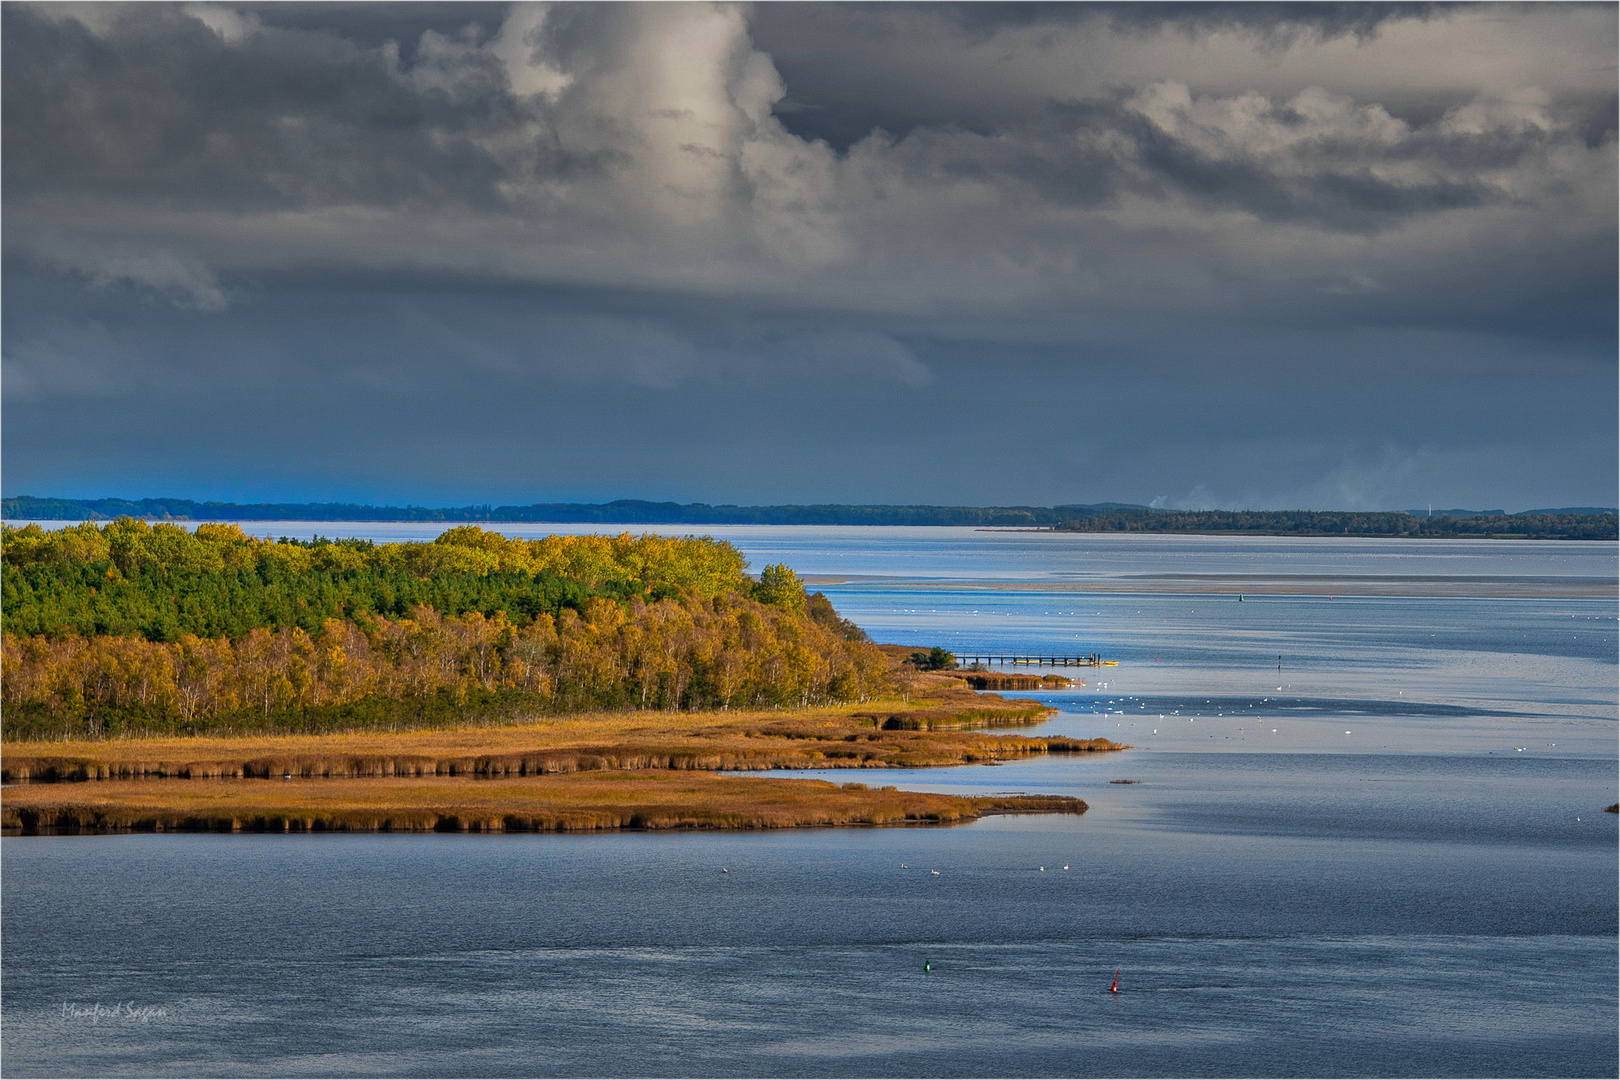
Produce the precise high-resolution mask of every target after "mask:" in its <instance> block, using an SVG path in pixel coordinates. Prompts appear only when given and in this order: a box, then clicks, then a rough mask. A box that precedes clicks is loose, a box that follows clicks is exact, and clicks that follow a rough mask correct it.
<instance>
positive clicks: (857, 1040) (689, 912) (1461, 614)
mask: <svg viewBox="0 0 1620 1080" xmlns="http://www.w3.org/2000/svg"><path fill="white" fill-rule="evenodd" d="M254 527H255V528H256V529H259V530H260V531H264V526H263V525H262V523H261V524H260V525H256V526H254ZM300 527H302V528H309V527H308V526H307V525H305V526H300ZM362 529H363V530H365V531H368V532H370V533H372V534H373V535H377V536H379V538H381V537H383V536H389V535H412V536H431V535H434V533H435V532H436V531H437V530H436V529H435V528H434V527H432V526H404V527H393V526H387V527H382V526H371V525H367V526H363V527H362ZM389 530H393V531H392V532H390V531H389ZM269 531H270V532H271V533H272V534H274V535H281V534H287V535H293V534H294V531H293V529H292V528H290V527H289V528H281V527H279V526H271V527H270V529H269ZM310 531H321V532H324V533H326V534H328V535H333V534H336V533H337V532H338V531H339V530H337V529H334V528H331V527H324V526H323V527H318V528H316V529H311V530H310ZM348 531H354V530H353V529H349V530H348ZM514 531H515V530H514ZM533 531H535V532H544V531H550V530H549V529H546V528H535V529H534V530H533ZM568 531H576V532H579V531H590V530H589V529H588V528H571V529H569V530H568ZM703 531H705V532H714V533H716V534H720V535H728V534H729V538H734V539H737V540H738V542H739V543H740V544H741V545H742V546H744V548H745V549H746V550H747V551H748V552H749V554H750V557H751V558H753V560H754V562H755V564H756V565H759V564H761V563H763V562H775V561H779V560H785V561H787V562H789V563H790V564H791V565H794V566H796V567H798V568H800V569H801V570H806V571H808V572H828V573H836V572H839V567H841V566H842V567H843V568H844V570H845V571H847V572H849V573H862V574H872V575H877V576H882V577H890V578H894V577H909V578H910V579H912V580H913V581H914V582H916V581H918V580H920V579H926V578H928V577H934V578H936V579H940V580H957V581H961V580H967V579H971V580H976V581H997V580H999V581H1002V582H1005V583H1008V584H1009V585H1011V584H1023V585H1029V584H1032V583H1033V584H1036V585H1038V584H1039V583H1041V582H1053V581H1060V580H1063V575H1066V574H1072V573H1083V574H1088V575H1096V576H1098V577H1099V578H1100V577H1122V576H1124V575H1128V574H1132V573H1165V572H1172V571H1174V572H1227V573H1235V572H1248V571H1245V569H1244V568H1254V567H1258V568H1260V569H1259V570H1254V571H1253V572H1261V571H1262V570H1264V571H1266V572H1280V571H1278V567H1279V566H1283V567H1286V568H1287V571H1288V572H1300V573H1307V572H1334V573H1345V572H1352V571H1353V572H1358V573H1371V572H1377V573H1386V574H1393V573H1434V574H1448V575H1460V574H1477V575H1487V576H1488V575H1498V576H1506V575H1518V576H1520V577H1524V578H1533V577H1543V578H1545V577H1551V576H1558V575H1563V576H1587V577H1603V576H1605V575H1606V576H1608V577H1610V578H1612V577H1613V574H1614V565H1615V564H1614V552H1615V545H1612V544H1609V545H1602V544H1588V545H1581V544H1524V543H1512V542H1488V541H1487V542H1480V541H1465V542H1455V543H1453V542H1444V541H1429V542H1422V543H1405V542H1398V541H1309V540H1307V541H1258V540H1254V539H1247V538H1245V539H1240V540H1230V541H1229V540H1224V539H1210V538H1193V537H1083V536H1079V537H1065V536H1054V535H1053V534H989V533H974V532H971V531H969V530H906V529H896V530H887V529H885V530H879V529H843V530H825V529H823V530H768V529H745V528H741V527H737V528H733V529H729V530H728V529H720V528H715V529H705V530H703ZM1322 567H1326V568H1328V569H1327V570H1322V569H1320V568H1322ZM1212 568H1213V569H1212ZM1414 568H1415V569H1414ZM1414 591H1420V590H1414ZM827 592H828V594H829V595H830V596H832V597H833V600H834V602H835V604H837V605H838V607H839V609H840V610H841V611H842V612H844V613H845V614H846V615H849V616H851V617H853V618H854V619H855V620H856V621H857V622H859V623H860V624H861V625H862V626H864V627H866V628H868V629H869V630H870V631H871V632H872V633H873V634H874V636H876V637H878V638H879V639H880V640H889V641H899V642H902V643H907V644H917V645H933V644H942V645H945V646H946V647H953V646H956V647H976V648H993V649H1008V650H1020V651H1054V652H1092V651H1095V652H1100V653H1102V654H1103V655H1105V656H1108V657H1110V658H1112V659H1117V660H1119V661H1120V666H1119V667H1117V668H1105V669H1087V670H1084V671H1083V672H1080V674H1082V675H1083V676H1084V677H1085V678H1087V679H1088V680H1089V684H1088V685H1085V686H1081V687H1075V688H1072V689H1068V690H1059V691H1041V692H1038V693H1033V694H1030V695H1027V696H1033V697H1037V698H1040V699H1042V700H1044V701H1047V702H1048V703H1050V704H1052V705H1054V706H1056V707H1058V708H1059V709H1060V710H1061V711H1060V713H1059V714H1058V715H1057V716H1055V717H1053V718H1052V719H1050V720H1048V721H1046V722H1044V723H1042V724H1041V725H1039V726H1037V727H1036V728H1035V729H1033V730H1035V731H1037V732H1041V733H1053V734H1071V735H1076V736H1081V737H1091V736H1094V735H1105V736H1107V737H1109V738H1114V739H1117V740H1119V741H1122V742H1127V743H1130V744H1132V746H1133V747H1134V749H1132V750H1129V751H1126V752H1123V753H1119V754H1094V755H1074V756H1064V757H1049V758H1035V759H1028V760H1022V761H1015V762H1009V763H1006V764H1003V765H999V766H994V767H990V766H966V767H962V768H957V769H944V770H916V771H900V770H867V771H863V773H862V774H861V776H860V777H859V778H860V779H861V780H863V781H866V782H869V783H874V784H882V783H893V784H898V785H900V786H905V787H916V788H926V789H930V790H940V791H960V792H1000V791H1038V792H1051V793H1056V794H1071V795H1077V796H1079V797H1081V798H1084V799H1085V800H1086V801H1087V802H1088V803H1089V804H1090V805H1091V808H1092V809H1091V810H1090V812H1089V813H1087V814H1086V815H1084V816H1083V817H1078V818H1076V817H1001V818H990V819H986V820H984V821H981V822H978V823H975V824H973V825H970V826H966V827H959V828H950V829H924V828H913V829H873V830H861V829H849V830H829V831H804V832H791V833H779V834H772V833H758V834H736V835H724V834H687V835H680V834H656V835H652V834H649V835H636V834H624V835H604V836H596V837H570V836H551V837H547V836H510V837H460V836H457V837H441V836H422V837H416V836H304V837H213V836H204V837H197V836H142V837H105V838H102V837H81V838H72V837H66V838H39V839H33V838H29V839H12V840H8V841H6V842H5V845H4V851H3V859H4V871H5V873H4V875H3V878H0V885H3V888H4V897H3V899H4V906H3V909H0V917H3V933H4V944H5V949H4V953H3V957H0V961H3V964H4V969H3V970H4V981H5V996H4V998H3V1001H0V1007H3V1010H4V1012H3V1019H4V1025H3V1027H0V1039H3V1040H4V1051H5V1065H6V1070H7V1072H8V1074H10V1075H16V1076H33V1075H81V1076H83V1075H197V1074H207V1075H310V1074H321V1075H445V1076H452V1075H454V1076H472V1075H482V1076H540V1075H547V1076H624V1075H645V1076H666V1075H669V1076H692V1075H697V1076H744V1075H746V1076H776V1075H781V1076H852V1075H871V1076H989V1075H1001V1076H1188V1075H1197V1076H1271V1075H1292V1076H1343V1075H1422V1076H1613V1075H1615V1074H1616V1073H1617V1071H1620V1050H1617V1039H1616V1032H1615V1023H1614V1021H1615V1016H1616V1011H1617V1008H1620V1002H1617V997H1616V981H1617V977H1620V972H1617V969H1616V923H1617V919H1620V912H1617V905H1616V896H1615V887H1614V884H1615V880H1616V874H1617V871H1620V866H1617V858H1616V854H1617V845H1616V821H1615V815H1612V814H1605V813H1602V812H1601V808H1602V807H1603V806H1606V805H1608V804H1609V803H1612V802H1614V801H1615V798H1616V794H1615V786H1616V785H1615V766H1616V732H1617V724H1616V692H1615V675H1616V648H1615V641H1616V623H1615V614H1616V613H1615V608H1614V604H1613V603H1612V602H1606V601H1594V600H1581V599H1562V598H1557V597H1551V596H1545V595H1543V596H1537V595H1533V590H1530V593H1531V594H1530V595H1525V596H1520V597H1512V598H1502V597H1491V596H1480V597H1460V598H1458V597H1451V598H1444V599H1439V598H1425V597H1417V596H1413V597H1378V598H1367V599H1346V598H1343V597H1337V596H1335V597H1334V598H1333V599H1332V600H1329V599H1327V598H1326V597H1325V596H1271V597H1263V598H1258V599H1246V600H1245V602H1243V603H1242V604H1241V605H1239V603H1238V602H1237V601H1236V599H1235V597H1232V596H1219V597H1218V596H1207V595H1204V596H1199V595H1173V594H1158V595H1140V596H1133V595H1120V594H1105V595H1076V594H1074V593H1059V592H1052V591H1043V590H1042V589H1041V588H1011V587H1008V588H986V589H976V590H973V591H971V592H970V591H966V590H963V589H960V588H939V589H930V588H929V587H927V586H926V584H923V585H918V584H913V585H910V586H907V587H904V588H898V587H895V586H894V584H893V583H892V582H890V583H886V582H882V581H863V580H852V581H850V582H849V583H848V584H844V585H836V586H828V587H827ZM1279 656H1280V657H1281V660H1280V661H1279ZM1279 663H1280V664H1281V670H1279V668H1278V665H1279ZM1068 674H1075V672H1074V671H1073V670H1072V669H1070V670H1069V672H1068ZM816 775H823V776H826V777H828V778H831V779H836V780H847V779H849V778H850V774H849V773H848V772H839V771H827V772H825V773H821V774H816ZM1117 780H1134V781H1137V783H1133V784H1128V785H1125V784H1115V783H1112V781H1117ZM722 866H724V867H726V868H727V869H728V870H729V873H726V874H723V875H722V874H721V873H720V872H719V868H720V867H722ZM934 871H938V873H937V874H936V873H934ZM925 963H928V964H931V965H932V970H924V964H925ZM1116 969H1120V970H1121V971H1122V976H1121V991H1122V992H1121V993H1120V994H1119V995H1118V996H1117V997H1116V996H1114V995H1111V994H1109V993H1107V992H1106V991H1107V985H1108V983H1109V981H1110V980H1111V979H1112V977H1113V973H1114V971H1115V970H1116ZM120 1003H130V1004H131V1006H132V1008H133V1009H134V1010H135V1012H133V1013H130V1014H124V1013H118V1014H116V1015H101V1014H98V1013H96V1012H95V1011H94V1010H91V1011H88V1012H87V1011H86V1009H85V1006H94V1005H96V1004H101V1005H103V1006H105V1007H107V1008H108V1009H111V1008H112V1007H115V1006H119V1005H120ZM67 1005H73V1006H74V1008H73V1009H67V1008H65V1007H64V1006H67ZM143 1009H144V1010H146V1011H145V1012H141V1011H140V1010H143ZM104 1011H105V1010H104ZM158 1011H161V1015H158ZM136 1015H139V1016H141V1017H143V1019H135V1018H134V1017H135V1016H136Z"/></svg>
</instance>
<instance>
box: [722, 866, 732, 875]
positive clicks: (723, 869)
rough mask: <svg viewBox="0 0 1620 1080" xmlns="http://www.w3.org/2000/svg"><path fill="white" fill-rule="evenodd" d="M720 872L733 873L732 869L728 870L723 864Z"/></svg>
mask: <svg viewBox="0 0 1620 1080" xmlns="http://www.w3.org/2000/svg"><path fill="white" fill-rule="evenodd" d="M720 872H721V873H722V874H729V873H731V871H730V870H727V869H726V868H725V867H723V866H722V867H721V868H720Z"/></svg>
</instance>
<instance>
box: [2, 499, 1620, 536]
mask: <svg viewBox="0 0 1620 1080" xmlns="http://www.w3.org/2000/svg"><path fill="white" fill-rule="evenodd" d="M0 516H3V517H4V518H5V519H6V520H8V521H12V520H17V521H23V520H32V521H107V520H111V519H114V518H118V517H136V518H143V519H147V520H156V521H176V522H179V521H321V522H328V521H329V522H342V523H361V522H365V523H371V524H382V523H398V524H410V523H434V524H444V525H454V524H497V523H498V524H509V525H516V524H546V525H581V524H588V525H602V526H606V527H619V526H638V525H677V526H678V525H690V526H704V525H889V526H914V527H915V526H924V527H926V526H956V527H980V528H984V527H990V528H996V527H1001V528H1018V529H1032V530H1041V531H1045V530H1056V531H1062V532H1152V533H1166V532H1168V533H1188V534H1198V535H1210V536H1227V535H1250V536H1365V537H1405V538H1459V537H1481V538H1485V537H1494V538H1513V539H1589V540H1613V539H1616V537H1617V535H1620V533H1617V529H1616V516H1615V513H1614V511H1612V510H1608V509H1607V508H1603V507H1589V506H1582V507H1561V508H1557V509H1547V510H1531V511H1525V512H1523V513H1517V514H1504V513H1502V512H1501V511H1496V510H1489V511H1469V510H1447V511H1441V512H1440V513H1439V514H1438V515H1435V516H1428V515H1427V514H1416V513H1413V512H1409V511H1408V512H1403V511H1320V510H1286V511H1273V510H1264V511H1262V510H1242V511H1224V510H1222V511H1186V510H1160V509H1155V508H1152V507H1147V506H1141V505H1137V504H1130V503H1094V504H1085V505H1081V504H1074V505H1060V506H930V505H857V504H842V503H827V504H815V505H779V506H734V505H729V504H726V505H717V506H716V505H710V504H708V503H686V504H682V503H673V502H649V501H644V500H637V499H621V500H617V501H614V502H608V503H534V504H531V505H528V506H492V505H489V504H477V505H471V506H460V507H438V508H430V507H420V506H406V507H400V506H370V505H365V504H359V503H224V502H197V501H195V500H191V499H167V498H161V499H136V500H128V499H61V498H40V497H35V496H31V495H18V496H12V497H9V498H5V499H0Z"/></svg>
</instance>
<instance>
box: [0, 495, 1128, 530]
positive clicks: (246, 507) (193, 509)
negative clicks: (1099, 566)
mask: <svg viewBox="0 0 1620 1080" xmlns="http://www.w3.org/2000/svg"><path fill="white" fill-rule="evenodd" d="M1121 505H1123V504H1119V503H1105V504H1101V505H1100V506H1099V507H1092V506H1079V505H1076V506H1058V507H1050V506H858V505H843V504H827V505H816V506H730V505H722V506H710V505H709V504H707V503H688V504H681V503H672V502H646V501H642V500H639V499H620V500H618V501H616V502H609V503H535V504H533V505H530V506H491V505H488V504H478V505H472V506H454V507H440V508H437V509H430V508H427V507H421V506H362V505H359V504H355V503H224V502H194V501H192V500H190V499H135V500H127V499H41V498H35V497H34V496H32V495H18V496H13V497H11V498H7V499H4V500H0V508H3V509H0V512H3V516H4V517H6V518H8V519H10V520H13V521H16V520H24V521H31V520H37V521H107V520H111V519H113V518H118V517H138V518H148V519H154V520H160V521H173V520H189V521H445V522H459V521H469V522H511V523H520V522H542V523H564V522H572V523H586V524H615V525H1012V526H1017V525H1028V526H1046V525H1056V524H1057V523H1058V522H1060V521H1065V520H1068V519H1070V518H1074V517H1078V516H1081V515H1083V514H1087V513H1092V512H1094V511H1097V510H1099V509H1109V508H1113V507H1118V506H1121Z"/></svg>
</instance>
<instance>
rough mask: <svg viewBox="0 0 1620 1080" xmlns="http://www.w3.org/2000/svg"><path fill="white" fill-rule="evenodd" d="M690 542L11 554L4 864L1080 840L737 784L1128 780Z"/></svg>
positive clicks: (63, 537) (794, 585)
mask: <svg viewBox="0 0 1620 1080" xmlns="http://www.w3.org/2000/svg"><path fill="white" fill-rule="evenodd" d="M744 565H745V564H744V562H743V558H742V556H741V554H740V553H739V552H738V551H737V550H736V549H735V548H733V547H731V546H730V545H729V544H725V543H721V542H718V541H715V540H712V539H706V538H704V539H699V538H692V537H685V538H679V539H673V538H663V537H645V536H643V537H634V536H630V535H621V536H576V537H556V536H552V537H546V538H543V539H539V540H514V539H510V538H508V537H505V536H502V535H500V534H498V533H493V532H486V531H485V530H483V529H482V528H480V527H478V526H476V525H467V526H462V527H460V528H455V529H451V530H449V531H447V532H446V533H444V534H443V535H442V536H440V537H439V538H438V539H437V540H435V541H433V542H431V543H400V544H374V543H370V542H367V541H361V540H324V539H317V540H312V541H307V542H304V541H293V540H280V541H267V540H261V539H257V538H254V537H250V536H248V535H246V534H244V533H243V532H242V531H241V530H240V528H238V527H237V526H235V525H225V524H203V525H199V526H198V527H197V528H196V530H195V531H194V532H192V531H187V530H186V529H183V528H181V527H179V526H177V525H172V524H166V523H159V524H156V525H151V524H148V523H146V522H144V521H140V520H138V519H133V518H125V519H120V520H117V521H114V522H112V523H110V524H107V525H98V524H96V523H93V522H87V523H84V524H80V525H75V526H71V527H68V528H65V529H61V530H56V531H50V532H47V531H45V530H43V529H41V528H39V527H38V526H37V525H29V526H27V527H25V528H21V529H17V528H10V527H7V528H5V529H4V530H3V532H0V570H3V579H4V580H3V585H4V607H3V620H4V625H3V633H0V637H3V649H4V671H5V678H4V680H3V682H0V694H3V702H0V704H3V705H4V716H3V725H4V738H5V743H4V749H3V755H0V770H3V775H4V779H5V780H6V782H7V786H6V788H5V790H4V795H3V799H0V802H3V807H0V827H3V828H4V829H5V831H7V832H12V833H25V834H42V833H78V832H122V831H159V832H161V831H166V830H215V831H231V832H238V831H278V832H280V831H310V830H316V831H319V830H337V831H376V830H389V831H400V830H403V831H421V830H437V831H478V832H488V831H496V832H511V831H565V830H597V829H626V828H628V829H680V828H711V829H736V828H788V827H803V826H831V825H899V824H939V823H949V822H957V821H969V820H972V819H974V818H977V817H980V816H982V815H984V814H992V813H1067V814H1078V813H1083V812H1084V811H1085V810H1086V804H1085V803H1084V802H1082V801H1080V800H1079V799H1075V798H1072V797H1067V796H1046V795H997V796H971V797H969V796H955V795H939V794H929V793H920V792H907V791H899V790H896V789H895V788H893V787H884V788H878V789H873V788H871V787H869V786H868V785H865V784H861V783H853V782H852V783H845V784H832V783H827V782H825V781H819V780H786V779H776V778H762V777H736V776H731V777H728V776H724V775H722V774H723V773H725V772H729V771H735V770H763V769H806V768H848V769H862V768H895V767H919V766H941V765H956V764H963V763H967V762H974V761H978V762H994V761H1003V760H1010V759H1014V758H1018V757H1022V756H1026V755H1030V754H1048V753H1096V752H1106V751H1112V750H1120V749H1124V747H1122V746H1121V745H1120V744H1117V743H1113V742H1109V741H1108V740H1106V739H1089V740H1080V739H1073V738H1068V737H1040V738H1032V737H1026V736H1019V735H992V734H988V733H985V732H984V731H982V730H971V729H982V728H985V727H994V726H1006V725H1018V724H1028V723H1031V722H1033V721H1035V720H1037V719H1039V718H1041V717H1043V716H1045V715H1048V714H1050V713H1051V712H1052V711H1053V710H1052V709H1050V708H1049V707H1047V706H1045V705H1042V704H1040V703H1038V702H1033V701H1028V700H1010V699H1005V698H1001V697H998V696H997V695H994V694H989V695H982V694H975V693H973V692H972V691H971V690H969V689H967V688H966V686H965V685H964V684H963V683H962V682H961V681H960V680H958V679H955V678H953V677H951V676H949V675H946V674H938V673H927V672H922V671H919V670H916V669H915V668H911V667H908V666H906V664H905V663H904V662H903V659H904V657H905V656H907V655H909V652H910V650H907V649H903V648H899V647H896V646H877V645H874V644H872V643H871V642H870V641H868V640H867V637H866V635H865V634H864V633H862V632H861V630H860V629H859V628H858V627H856V626H855V625H854V624H852V623H850V622H848V621H846V620H844V619H842V618H840V617H839V616H838V614H837V612H836V611H834V610H833V608H832V605H831V604H830V603H828V601H827V599H826V597H824V596H822V595H821V594H819V593H806V591H805V589H804V586H803V585H802V583H800V581H799V579H798V577H797V576H796V575H795V574H794V573H793V571H792V570H791V569H789V568H788V567H786V566H767V567H765V568H764V570H763V571H762V572H761V573H760V575H759V577H758V579H757V580H756V579H754V578H751V577H749V576H748V575H747V574H745V573H744Z"/></svg>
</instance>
